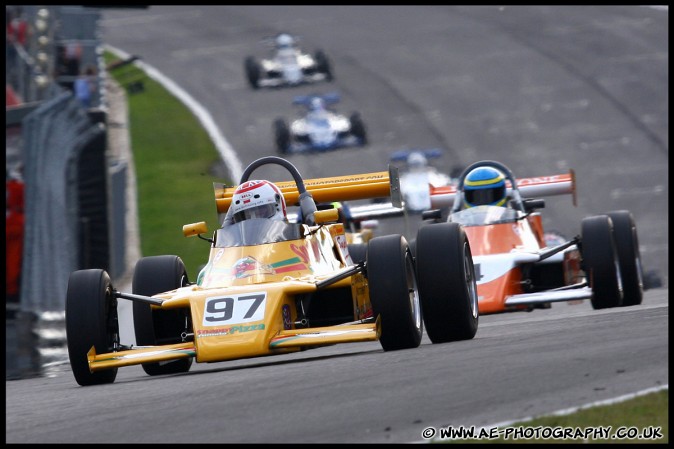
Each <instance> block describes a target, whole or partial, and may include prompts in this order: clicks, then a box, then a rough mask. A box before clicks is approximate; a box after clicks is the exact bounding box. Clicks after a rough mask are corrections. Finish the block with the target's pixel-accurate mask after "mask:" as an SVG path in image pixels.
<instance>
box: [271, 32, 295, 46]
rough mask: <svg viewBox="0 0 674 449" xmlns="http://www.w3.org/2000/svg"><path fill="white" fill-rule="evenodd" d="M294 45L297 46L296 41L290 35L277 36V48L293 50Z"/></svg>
mask: <svg viewBox="0 0 674 449" xmlns="http://www.w3.org/2000/svg"><path fill="white" fill-rule="evenodd" d="M293 45H295V39H293V37H292V36H291V35H290V34H287V33H281V34H279V35H278V36H276V47H277V48H291V47H292V46H293Z"/></svg>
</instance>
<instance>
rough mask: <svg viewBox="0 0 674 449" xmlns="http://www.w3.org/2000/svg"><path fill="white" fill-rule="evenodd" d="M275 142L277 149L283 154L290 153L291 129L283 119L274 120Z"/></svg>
mask: <svg viewBox="0 0 674 449" xmlns="http://www.w3.org/2000/svg"><path fill="white" fill-rule="evenodd" d="M274 141H275V142H276V149H277V150H278V152H279V153H281V154H288V153H290V129H289V128H288V124H287V123H286V121H285V120H283V119H282V118H277V119H275V120H274Z"/></svg>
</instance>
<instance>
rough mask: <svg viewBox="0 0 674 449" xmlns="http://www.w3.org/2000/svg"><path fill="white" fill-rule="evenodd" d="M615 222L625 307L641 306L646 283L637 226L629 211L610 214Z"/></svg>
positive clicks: (614, 229)
mask: <svg viewBox="0 0 674 449" xmlns="http://www.w3.org/2000/svg"><path fill="white" fill-rule="evenodd" d="M608 216H609V217H611V221H612V222H613V234H614V235H615V242H616V246H617V250H618V263H619V265H620V276H621V277H622V281H623V293H624V297H623V303H622V305H623V306H634V305H637V304H641V301H642V299H643V296H644V281H643V274H642V268H641V254H640V252H639V240H638V238H637V226H636V224H635V223H634V217H633V216H632V214H631V213H630V212H629V211H626V210H620V211H614V212H609V213H608Z"/></svg>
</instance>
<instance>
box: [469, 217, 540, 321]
mask: <svg viewBox="0 0 674 449" xmlns="http://www.w3.org/2000/svg"><path fill="white" fill-rule="evenodd" d="M532 223H533V226H532ZM464 229H465V231H466V235H467V237H468V241H469V242H470V248H471V252H472V254H473V263H474V265H475V276H476V277H477V293H478V309H479V311H480V314H488V313H497V312H504V311H505V310H506V309H507V308H506V305H505V300H506V298H507V297H508V296H511V295H516V294H521V293H523V289H522V275H521V271H520V265H519V264H518V263H516V259H515V258H514V257H513V252H526V251H529V252H533V251H538V250H539V249H540V248H541V247H542V246H544V245H541V243H540V241H539V237H538V236H539V235H540V236H541V237H540V238H542V235H543V232H542V230H543V229H542V226H541V224H540V216H536V215H535V214H532V216H530V217H529V218H528V219H525V220H519V221H517V222H513V223H501V224H493V225H483V226H467V227H465V228H464ZM525 256H526V254H525ZM508 309H510V308H508Z"/></svg>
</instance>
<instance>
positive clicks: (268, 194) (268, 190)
mask: <svg viewBox="0 0 674 449" xmlns="http://www.w3.org/2000/svg"><path fill="white" fill-rule="evenodd" d="M230 207H231V209H232V219H233V220H234V223H238V222H240V221H243V220H250V219H251V218H269V219H272V220H278V221H282V220H283V221H287V216H286V202H285V199H284V198H283V194H282V193H281V190H280V189H279V188H278V187H276V186H275V185H274V184H273V183H271V182H269V181H264V180H255V181H246V182H244V183H243V184H241V185H240V186H239V187H237V188H236V190H235V191H234V195H232V205H231V206H230Z"/></svg>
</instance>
